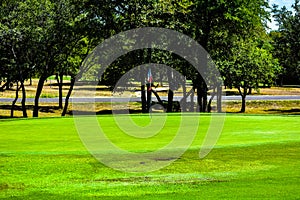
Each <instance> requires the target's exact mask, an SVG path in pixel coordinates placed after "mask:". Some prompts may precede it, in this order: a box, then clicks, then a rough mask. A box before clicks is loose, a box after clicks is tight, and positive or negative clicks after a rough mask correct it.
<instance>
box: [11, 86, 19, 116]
mask: <svg viewBox="0 0 300 200" xmlns="http://www.w3.org/2000/svg"><path fill="white" fill-rule="evenodd" d="M19 90H20V88H19V82H18V81H17V89H16V97H15V99H14V100H13V102H12V104H11V109H10V117H11V118H13V117H14V110H15V105H16V102H17V100H18V98H19Z"/></svg>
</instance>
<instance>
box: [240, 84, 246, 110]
mask: <svg viewBox="0 0 300 200" xmlns="http://www.w3.org/2000/svg"><path fill="white" fill-rule="evenodd" d="M242 89H243V91H242V90H241V88H240V87H238V90H239V93H240V95H241V97H242V107H241V111H240V112H241V113H244V112H245V111H246V95H247V88H246V87H243V88H242Z"/></svg>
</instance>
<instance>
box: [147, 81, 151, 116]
mask: <svg viewBox="0 0 300 200" xmlns="http://www.w3.org/2000/svg"><path fill="white" fill-rule="evenodd" d="M150 84H151V83H148V84H147V112H150V107H151V103H152V92H151V90H152V89H151V85H150Z"/></svg>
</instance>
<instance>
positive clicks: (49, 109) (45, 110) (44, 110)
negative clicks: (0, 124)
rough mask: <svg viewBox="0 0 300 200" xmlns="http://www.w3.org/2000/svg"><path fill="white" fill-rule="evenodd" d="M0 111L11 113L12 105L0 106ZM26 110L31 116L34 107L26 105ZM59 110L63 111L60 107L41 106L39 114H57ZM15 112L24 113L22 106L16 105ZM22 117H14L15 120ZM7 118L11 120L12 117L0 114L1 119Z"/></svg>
mask: <svg viewBox="0 0 300 200" xmlns="http://www.w3.org/2000/svg"><path fill="white" fill-rule="evenodd" d="M0 110H7V111H9V112H10V110H11V105H0ZM26 110H27V114H29V112H32V111H33V105H26ZM59 110H61V109H60V108H59V107H58V106H50V105H45V106H43V105H42V106H39V112H42V113H49V114H54V113H57V112H58V111H59ZM14 111H19V112H22V106H20V105H15V107H14ZM20 117H22V116H14V118H20ZM6 118H11V117H10V116H9V115H3V114H0V119H6Z"/></svg>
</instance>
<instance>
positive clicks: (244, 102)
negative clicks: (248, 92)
mask: <svg viewBox="0 0 300 200" xmlns="http://www.w3.org/2000/svg"><path fill="white" fill-rule="evenodd" d="M245 111H246V97H245V96H244V95H243V96H242V108H241V113H244V112H245Z"/></svg>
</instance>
